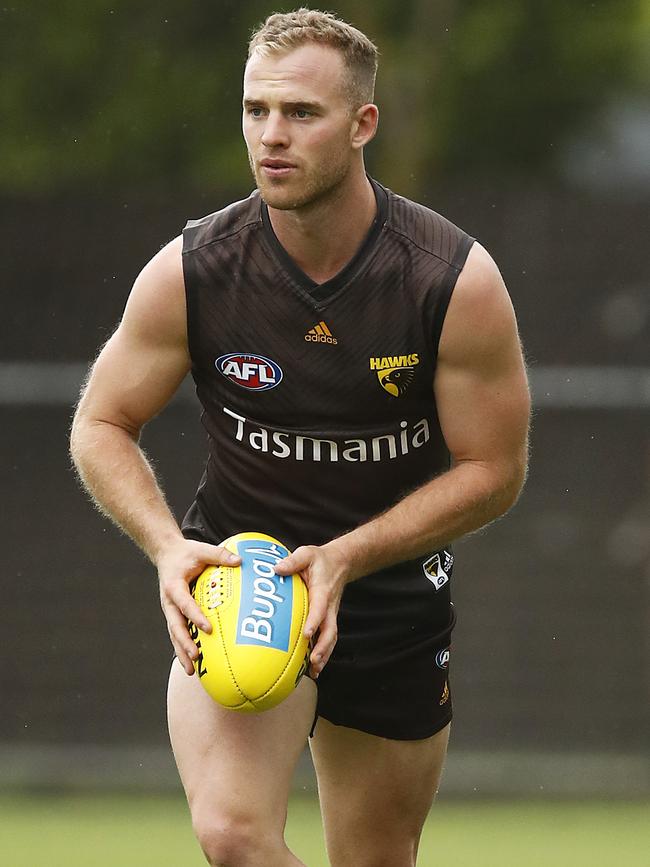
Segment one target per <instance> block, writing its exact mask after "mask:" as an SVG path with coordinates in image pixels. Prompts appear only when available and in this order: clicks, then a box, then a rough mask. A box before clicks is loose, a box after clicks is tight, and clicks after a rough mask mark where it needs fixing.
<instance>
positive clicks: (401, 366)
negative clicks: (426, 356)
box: [370, 352, 420, 397]
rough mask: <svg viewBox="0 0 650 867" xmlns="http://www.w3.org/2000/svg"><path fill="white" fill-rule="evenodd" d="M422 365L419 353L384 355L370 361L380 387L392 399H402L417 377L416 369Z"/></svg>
mask: <svg viewBox="0 0 650 867" xmlns="http://www.w3.org/2000/svg"><path fill="white" fill-rule="evenodd" d="M419 363H420V357H419V356H418V354H417V352H412V353H411V354H410V355H382V356H379V357H376V358H371V359H370V370H374V371H375V373H376V374H377V379H378V380H379V385H381V387H382V388H383V389H384V391H385V392H386V393H387V394H390V395H391V397H401V396H402V395H403V394H404V392H405V391H406V389H407V388H408V386H409V385H410V384H411V382H412V380H413V377H414V376H415V367H416V365H418V364H419Z"/></svg>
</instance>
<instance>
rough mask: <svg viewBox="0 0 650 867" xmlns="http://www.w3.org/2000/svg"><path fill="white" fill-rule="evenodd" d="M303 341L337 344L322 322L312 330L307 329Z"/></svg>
mask: <svg viewBox="0 0 650 867" xmlns="http://www.w3.org/2000/svg"><path fill="white" fill-rule="evenodd" d="M305 340H306V341H308V342H311V343H332V344H335V343H338V340H337V339H336V337H334V335H333V334H332V332H331V331H330V330H329V328H328V327H327V325H325V323H324V322H323V321H322V320H321V321H320V322H319V323H318V325H314V327H313V328H310V329H309V331H308V332H307V334H305Z"/></svg>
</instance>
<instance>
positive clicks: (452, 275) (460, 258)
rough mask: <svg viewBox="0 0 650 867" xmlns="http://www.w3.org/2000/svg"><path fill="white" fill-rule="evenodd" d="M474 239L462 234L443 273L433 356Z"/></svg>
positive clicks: (436, 351) (435, 356) (433, 339)
mask: <svg viewBox="0 0 650 867" xmlns="http://www.w3.org/2000/svg"><path fill="white" fill-rule="evenodd" d="M475 240H476V239H475V238H472V237H471V236H470V235H463V237H462V238H461V241H460V243H459V245H458V248H457V249H456V253H455V255H454V258H453V260H452V262H451V264H450V265H449V268H447V273H446V274H445V277H444V280H443V281H442V284H441V286H440V293H439V296H438V309H437V311H436V318H435V321H434V328H433V335H432V342H433V357H434V358H437V357H438V347H439V345H440V335H441V334H442V326H443V325H444V324H445V317H446V316H447V309H448V307H449V302H450V301H451V296H452V294H453V291H454V288H455V286H456V282H457V281H458V278H459V277H460V272H461V271H462V270H463V267H464V265H465V262H466V261H467V257H468V256H469V251H470V250H471V249H472V245H473V244H474V241H475Z"/></svg>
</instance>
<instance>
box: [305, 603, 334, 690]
mask: <svg viewBox="0 0 650 867" xmlns="http://www.w3.org/2000/svg"><path fill="white" fill-rule="evenodd" d="M337 638H338V630H337V625H336V615H335V614H334V613H333V612H329V613H328V615H327V617H326V619H325V620H324V622H323V624H322V625H321V628H320V630H319V633H318V640H317V641H316V644H315V645H314V649H313V650H312V652H311V656H310V657H309V661H310V663H311V670H312V671H313V673H314V676H316V677H318V675H319V674H320V673H321V671H322V670H323V668H325V666H326V664H327V661H328V660H329V658H330V656H331V655H332V651H333V650H334V647H335V645H336V640H337Z"/></svg>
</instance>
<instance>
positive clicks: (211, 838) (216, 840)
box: [192, 815, 263, 867]
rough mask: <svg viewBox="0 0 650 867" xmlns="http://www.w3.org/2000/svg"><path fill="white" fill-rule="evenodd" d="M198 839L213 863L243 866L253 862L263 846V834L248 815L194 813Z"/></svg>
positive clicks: (218, 866) (222, 865) (210, 862)
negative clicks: (196, 814)
mask: <svg viewBox="0 0 650 867" xmlns="http://www.w3.org/2000/svg"><path fill="white" fill-rule="evenodd" d="M192 825H193V828H194V833H195V835H196V838H197V840H198V841H199V844H200V846H201V849H203V854H204V855H205V857H206V859H207V861H208V863H209V864H210V865H212V867H240V865H244V864H249V863H251V862H252V861H253V860H254V859H255V857H257V856H258V855H259V852H260V849H261V848H263V843H262V841H263V835H262V834H261V831H260V829H259V828H257V827H256V825H255V823H254V822H253V821H252V820H251V819H250V818H248V817H246V816H241V815H240V816H236V815H221V816H218V815H212V816H208V815H202V816H201V815H198V816H193V817H192Z"/></svg>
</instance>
